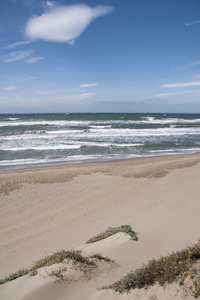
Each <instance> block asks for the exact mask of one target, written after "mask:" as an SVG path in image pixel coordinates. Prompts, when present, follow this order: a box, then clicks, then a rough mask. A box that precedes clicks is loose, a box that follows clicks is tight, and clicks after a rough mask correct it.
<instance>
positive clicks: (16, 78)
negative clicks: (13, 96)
mask: <svg viewBox="0 0 200 300" xmlns="http://www.w3.org/2000/svg"><path fill="white" fill-rule="evenodd" d="M2 77H3V78H4V79H8V80H9V81H11V80H12V81H15V82H20V81H26V80H33V79H37V77H36V76H29V75H19V76H10V75H4V76H2Z"/></svg>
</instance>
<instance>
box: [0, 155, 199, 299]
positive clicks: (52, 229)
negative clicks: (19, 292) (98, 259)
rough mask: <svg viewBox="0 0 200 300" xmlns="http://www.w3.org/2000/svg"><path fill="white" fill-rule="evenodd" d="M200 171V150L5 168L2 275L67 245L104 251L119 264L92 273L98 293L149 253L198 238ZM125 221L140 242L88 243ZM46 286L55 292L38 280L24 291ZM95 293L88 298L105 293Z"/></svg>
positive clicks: (78, 287) (0, 213)
mask: <svg viewBox="0 0 200 300" xmlns="http://www.w3.org/2000/svg"><path fill="white" fill-rule="evenodd" d="M199 179H200V154H199V153H196V154H191V155H188V154H186V155H171V156H160V157H151V158H138V159H126V160H120V161H108V162H91V163H82V164H73V165H62V166H54V167H39V168H29V169H21V170H7V171H3V172H0V182H1V189H0V205H1V209H0V239H1V245H0V270H1V273H0V278H3V277H4V276H8V275H10V274H11V273H13V272H16V271H17V270H19V269H22V268H27V267H29V266H31V265H32V264H33V263H34V262H35V261H37V260H38V259H41V258H44V257H45V256H47V255H51V254H52V253H53V252H56V251H59V250H62V249H65V250H71V249H81V250H82V251H83V253H84V254H85V253H86V254H88V253H91V252H100V253H101V254H102V255H103V256H105V257H106V256H108V257H110V258H111V259H112V260H114V261H115V262H116V263H117V264H118V265H119V267H117V268H116V269H114V271H112V270H111V272H108V274H107V273H106V271H105V273H103V274H102V275H99V276H100V279H99V280H100V281H97V280H96V281H95V279H94V280H92V281H91V283H90V281H89V283H88V286H87V287H88V290H87V293H91V295H92V294H94V293H97V294H98V292H97V288H100V287H101V286H103V285H106V284H109V283H111V282H113V281H115V280H118V279H120V277H122V276H124V275H125V274H127V272H130V271H131V270H134V269H135V268H138V267H140V266H141V265H142V264H145V263H147V261H148V260H150V259H153V258H158V257H160V256H161V255H163V256H164V255H167V254H169V253H170V252H172V251H177V250H181V249H183V248H185V247H186V246H188V245H190V244H192V243H196V242H197V240H198V239H199V238H200V232H199V228H200V219H199V211H200V202H199V194H200V186H199ZM125 224H128V225H130V226H131V227H132V229H133V230H134V231H135V232H136V233H137V236H138V241H137V242H132V241H130V240H127V239H125V238H122V237H121V236H120V237H118V239H116V240H115V239H112V240H111V242H109V241H106V240H105V241H104V242H103V243H94V244H93V245H92V246H90V248H88V247H89V246H86V245H85V243H86V241H87V240H88V239H90V238H92V237H93V236H96V235H97V234H99V233H101V232H104V231H105V230H106V229H107V228H108V227H115V226H121V225H125ZM105 274H106V275H105ZM14 282H15V281H14ZM16 282H17V281H16ZM33 282H34V281H33ZM83 282H84V281H83ZM83 282H82V281H81V283H80V282H77V284H75V283H73V284H72V285H70V284H69V287H68V286H67V285H66V286H65V285H64V286H62V289H61V290H65V291H66V294H67V295H69V298H70V299H77V298H78V296H77V295H78V293H79V294H80V295H82V293H83V295H84V291H85V292H86V290H83V289H82V288H83V285H84V284H83ZM98 282H99V283H98ZM6 285H7V286H8V290H9V283H6V284H5V287H6ZM99 285H100V286H99ZM5 287H4V285H3V286H2V289H4V288H5ZM53 288H54V286H53V285H52V286H51V290H52V289H53ZM59 291H60V290H59V289H58V293H59ZM40 292H41V294H42V293H45V295H46V296H45V297H46V298H45V297H43V299H53V298H51V295H50V294H49V293H48V289H46V290H43V289H42V288H41V291H40V289H39V290H37V288H36V287H35V288H34V286H33V287H32V290H31V293H32V294H29V295H28V296H27V298H23V299H34V298H35V299H36V298H37V297H36V296H38V295H39V296H41V295H40ZM60 292H61V291H60ZM75 292H76V293H77V294H76V295H75V294H74V293H75ZM37 293H39V294H37ZM66 294H65V297H64V296H63V298H62V296H61V295H60V296H59V299H61V300H62V299H65V298H66ZM0 295H1V287H0ZM30 295H32V298H31V296H30ZM63 295H64V294H63ZM91 295H89V296H88V294H87V297H86V296H85V299H101V298H98V297H97V295H96V294H95V295H96V298H95V297H94V298H90V296H91ZM39 296H38V297H39ZM54 296H55V295H54ZM106 297H107V296H105V297H104V298H103V299H106V300H107V299H112V298H109V295H108V297H107V298H106ZM40 298H41V297H40ZM5 299H9V298H5ZM10 299H11V298H10ZM16 299H18V298H16ZM19 299H20V298H19ZM113 299H115V298H113ZM116 299H118V298H116ZM120 299H121V298H120ZM130 299H132V298H130ZM133 299H137V298H133ZM161 299H162V298H161Z"/></svg>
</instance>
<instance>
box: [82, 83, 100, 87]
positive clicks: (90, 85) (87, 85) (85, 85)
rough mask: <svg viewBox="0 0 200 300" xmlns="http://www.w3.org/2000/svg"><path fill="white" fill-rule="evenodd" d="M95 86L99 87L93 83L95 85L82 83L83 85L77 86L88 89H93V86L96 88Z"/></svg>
mask: <svg viewBox="0 0 200 300" xmlns="http://www.w3.org/2000/svg"><path fill="white" fill-rule="evenodd" d="M97 85H99V84H98V83H97V82H95V83H84V84H80V85H79V86H80V87H81V88H88V87H93V86H97Z"/></svg>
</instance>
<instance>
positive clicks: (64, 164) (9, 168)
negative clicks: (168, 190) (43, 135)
mask: <svg viewBox="0 0 200 300" xmlns="http://www.w3.org/2000/svg"><path fill="white" fill-rule="evenodd" d="M193 155H200V152H193V153H178V154H171V153H170V154H163V155H146V156H145V155H144V156H137V157H135V158H113V159H107V160H103V159H102V160H101V159H99V160H90V159H88V160H85V161H81V160H80V161H71V162H60V163H59V162H52V163H35V164H27V165H26V164H24V165H16V166H15V165H13V166H11V165H9V166H5V167H4V166H0V174H1V173H2V172H5V171H11V172H12V171H19V170H28V169H33V170H34V169H42V168H44V169H45V168H59V167H67V166H73V165H75V166H76V165H83V164H84V165H85V164H89V165H90V164H104V163H110V162H111V163H112V162H113V163H118V162H123V161H135V160H136V161H137V160H141V159H145V160H146V159H153V158H155V159H156V158H163V159H165V158H167V157H181V156H193Z"/></svg>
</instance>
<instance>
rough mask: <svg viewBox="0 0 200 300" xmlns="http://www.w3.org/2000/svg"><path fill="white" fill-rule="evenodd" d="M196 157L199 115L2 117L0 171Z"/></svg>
mask: <svg viewBox="0 0 200 300" xmlns="http://www.w3.org/2000/svg"><path fill="white" fill-rule="evenodd" d="M196 152H200V114H135V113H133V114H128V113H96V114H94V113H88V114H85V113H80V114H77V113H69V114H53V113H52V114H10V115H8V114H7V115H6V114H3V115H0V169H2V170H3V169H9V168H21V167H30V166H44V165H51V164H66V163H80V162H88V161H108V160H114V159H126V158H137V157H149V156H161V155H172V154H174V155H175V154H185V153H196Z"/></svg>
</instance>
